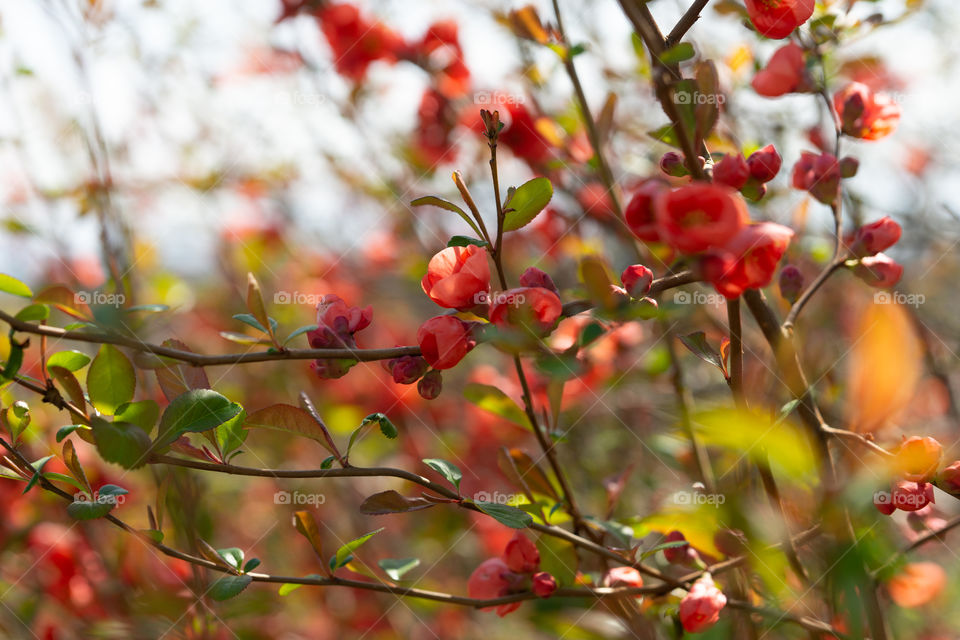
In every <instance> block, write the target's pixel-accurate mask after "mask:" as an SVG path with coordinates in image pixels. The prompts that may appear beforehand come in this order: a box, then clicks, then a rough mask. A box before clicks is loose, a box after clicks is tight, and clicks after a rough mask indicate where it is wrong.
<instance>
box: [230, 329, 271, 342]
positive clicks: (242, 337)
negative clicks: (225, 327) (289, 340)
mask: <svg viewBox="0 0 960 640" xmlns="http://www.w3.org/2000/svg"><path fill="white" fill-rule="evenodd" d="M220 337H221V338H223V339H224V340H229V341H230V342H236V343H237V344H270V341H269V340H267V339H266V338H254V337H252V336H248V335H247V334H245V333H236V332H235V331H221V332H220Z"/></svg>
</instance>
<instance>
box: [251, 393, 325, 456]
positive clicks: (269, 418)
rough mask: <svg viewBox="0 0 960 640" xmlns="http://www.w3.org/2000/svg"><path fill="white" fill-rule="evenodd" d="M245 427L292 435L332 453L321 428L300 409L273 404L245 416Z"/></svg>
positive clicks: (307, 413) (287, 405)
mask: <svg viewBox="0 0 960 640" xmlns="http://www.w3.org/2000/svg"><path fill="white" fill-rule="evenodd" d="M245 426H246V428H248V429H253V428H258V429H275V430H277V431H286V432H287V433H294V434H296V435H298V436H303V437H305V438H310V439H311V440H314V441H316V442H318V443H319V444H320V446H322V447H323V448H324V449H326V450H327V451H329V452H330V453H333V451H331V450H330V445H329V444H328V443H327V440H326V437H325V435H324V433H323V428H322V427H321V426H320V424H319V423H318V422H317V421H316V420H314V419H313V416H311V415H310V413H309V412H308V411H306V410H304V409H301V408H300V407H295V406H293V405H289V404H273V405H270V406H269V407H264V408H263V409H260V410H258V411H254V412H253V413H251V414H250V415H249V416H247V421H246V424H245Z"/></svg>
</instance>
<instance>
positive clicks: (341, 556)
mask: <svg viewBox="0 0 960 640" xmlns="http://www.w3.org/2000/svg"><path fill="white" fill-rule="evenodd" d="M381 531H383V527H380V528H379V529H377V530H376V531H371V532H370V533H367V534H364V535H362V536H360V537H359V538H356V539H355V540H351V541H350V542H348V543H347V544H345V545H343V546H342V547H340V548H339V549H337V555H335V556H334V557H333V563H332V566H331V568H332V569H339V568H340V567H342V566H343V565H345V564H347V563H348V562H350V560H352V559H353V552H354V551H356V550H357V549H359V548H360V547H362V546H363V545H364V544H366V543H367V541H368V540H369V539H370V538H372V537H373V536H375V535H377V534H378V533H380V532H381Z"/></svg>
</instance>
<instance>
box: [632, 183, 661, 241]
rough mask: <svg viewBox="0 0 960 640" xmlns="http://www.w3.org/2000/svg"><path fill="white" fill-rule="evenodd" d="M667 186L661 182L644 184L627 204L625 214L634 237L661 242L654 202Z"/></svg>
mask: <svg viewBox="0 0 960 640" xmlns="http://www.w3.org/2000/svg"><path fill="white" fill-rule="evenodd" d="M666 188H667V185H666V184H664V183H663V182H661V181H660V180H647V181H646V182H644V183H643V184H642V185H641V186H640V188H639V189H637V191H636V193H634V194H633V197H632V198H631V199H630V202H629V203H628V204H627V208H626V209H625V210H624V212H623V217H624V218H625V219H626V222H627V226H628V227H629V228H630V231H632V232H633V235H635V236H637V237H638V238H640V239H641V240H644V241H646V242H660V231H659V230H658V228H657V221H656V218H655V214H654V210H653V201H654V198H655V197H656V195H657V194H658V193H660V192H661V191H663V190H665V189H666Z"/></svg>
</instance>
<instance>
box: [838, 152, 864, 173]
mask: <svg viewBox="0 0 960 640" xmlns="http://www.w3.org/2000/svg"><path fill="white" fill-rule="evenodd" d="M859 169H860V161H859V160H857V159H856V158H854V157H851V156H844V157H842V158H840V177H841V178H852V177H853V176H855V175H857V171H858V170H859Z"/></svg>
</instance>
